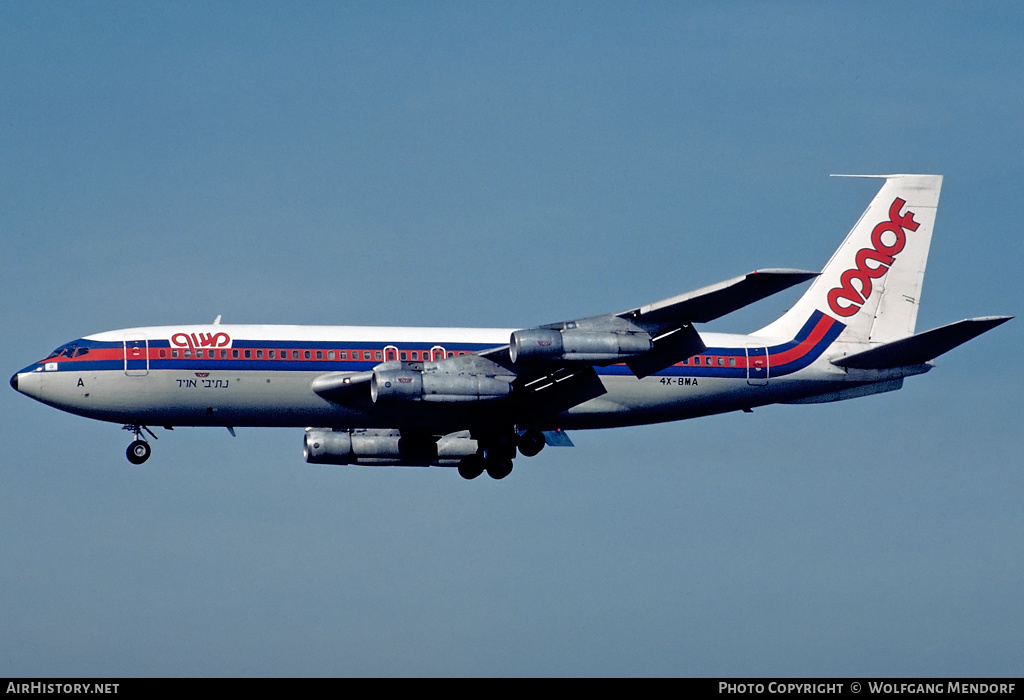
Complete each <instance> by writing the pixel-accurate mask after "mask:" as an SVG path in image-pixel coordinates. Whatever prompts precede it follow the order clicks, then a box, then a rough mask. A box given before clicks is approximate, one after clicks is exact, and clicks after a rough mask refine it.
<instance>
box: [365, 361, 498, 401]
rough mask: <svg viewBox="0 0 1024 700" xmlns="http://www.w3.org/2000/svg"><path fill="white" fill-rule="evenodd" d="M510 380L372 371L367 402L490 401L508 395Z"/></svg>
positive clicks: (399, 370) (471, 375)
mask: <svg viewBox="0 0 1024 700" xmlns="http://www.w3.org/2000/svg"><path fill="white" fill-rule="evenodd" d="M512 379H513V377H507V378H502V377H495V376H490V375H486V374H453V373H446V372H420V371H418V370H413V369H382V370H375V371H374V373H373V379H372V380H371V381H370V398H372V399H373V402H374V403H378V402H381V401H384V402H387V401H432V402H437V403H450V402H466V401H491V400H495V399H503V398H505V397H506V396H508V395H509V393H511V391H512V385H511V380H512Z"/></svg>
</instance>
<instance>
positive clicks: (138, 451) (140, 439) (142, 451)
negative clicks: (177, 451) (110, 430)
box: [124, 425, 158, 464]
mask: <svg viewBox="0 0 1024 700" xmlns="http://www.w3.org/2000/svg"><path fill="white" fill-rule="evenodd" d="M124 429H125V430H129V431H131V432H132V434H133V435H135V440H133V441H132V444H130V445H128V449H127V450H125V456H126V457H128V461H129V462H131V463H132V464H142V463H143V462H145V461H146V460H147V459H149V456H150V455H151V454H153V448H152V447H150V446H149V443H148V442H147V441H146V437H145V436H144V435H143V434H142V431H143V430H145V431H146V432H147V433H149V434H150V436H152V438H153V439H154V440H156V439H158V438H157V436H156V434H155V433H153V431H152V430H150V429H149V428H147V427H146V426H144V425H126V426H124Z"/></svg>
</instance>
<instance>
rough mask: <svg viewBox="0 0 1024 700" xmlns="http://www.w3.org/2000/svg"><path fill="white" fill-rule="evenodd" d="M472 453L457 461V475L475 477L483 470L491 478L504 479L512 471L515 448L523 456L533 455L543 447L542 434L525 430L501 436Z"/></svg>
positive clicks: (466, 477) (465, 477)
mask: <svg viewBox="0 0 1024 700" xmlns="http://www.w3.org/2000/svg"><path fill="white" fill-rule="evenodd" d="M483 444H484V447H483V449H481V450H480V451H479V452H477V453H476V454H474V455H469V456H468V457H464V458H463V459H462V461H461V462H459V476H461V477H462V478H463V479H475V478H477V477H478V476H480V475H481V474H483V473H484V472H485V471H486V472H487V476H489V477H491V478H492V479H504V478H505V477H506V476H508V475H509V474H511V473H512V459H513V458H514V457H515V456H516V448H518V449H519V452H520V453H521V454H522V455H523V456H524V457H533V456H535V455H537V454H538V453H539V452H540V451H541V450H542V449H544V444H545V441H544V435H543V434H542V433H541V432H540V431H538V430H527V431H526V432H525V433H523V434H522V435H518V436H515V435H510V436H502V437H499V438H495V439H492V440H490V441H486V442H484V443H483Z"/></svg>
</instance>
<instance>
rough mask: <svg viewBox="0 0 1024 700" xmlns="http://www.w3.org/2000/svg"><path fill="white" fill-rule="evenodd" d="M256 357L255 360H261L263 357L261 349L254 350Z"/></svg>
mask: <svg viewBox="0 0 1024 700" xmlns="http://www.w3.org/2000/svg"><path fill="white" fill-rule="evenodd" d="M256 359H257V360H262V359H263V351H262V350H257V351H256Z"/></svg>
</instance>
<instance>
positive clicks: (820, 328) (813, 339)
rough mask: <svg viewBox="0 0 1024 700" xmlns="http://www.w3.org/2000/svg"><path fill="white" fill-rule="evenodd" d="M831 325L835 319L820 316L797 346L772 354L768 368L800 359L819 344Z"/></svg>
mask: <svg viewBox="0 0 1024 700" xmlns="http://www.w3.org/2000/svg"><path fill="white" fill-rule="evenodd" d="M833 323H835V319H833V318H832V317H831V316H826V315H822V317H821V318H820V319H818V323H817V324H816V325H815V326H814V329H813V330H812V331H811V332H810V334H808V336H807V337H806V338H804V339H803V340H802V341H801V342H800V343H799V344H798V345H795V346H794V347H791V348H789V349H788V350H783V351H782V352H778V353H774V354H772V355H771V356H770V360H769V364H770V366H771V367H773V368H774V367H779V366H781V365H785V364H788V363H790V362H796V361H797V360H799V359H801V358H802V357H803V356H804V355H806V354H807V353H809V352H810V351H811V350H813V349H814V346H815V345H817V344H818V343H819V342H821V340H822V338H824V337H825V334H826V333H828V332H829V330H830V329H831V328H832V324H833Z"/></svg>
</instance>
